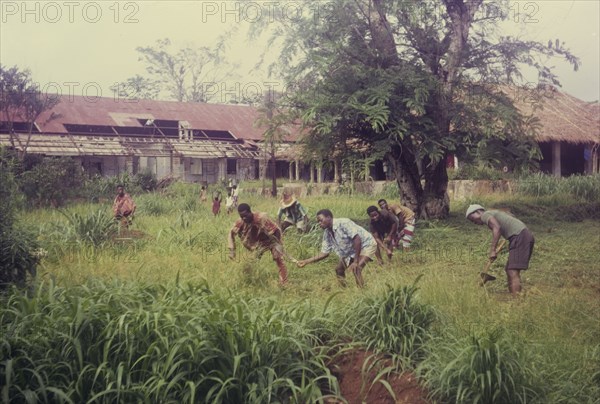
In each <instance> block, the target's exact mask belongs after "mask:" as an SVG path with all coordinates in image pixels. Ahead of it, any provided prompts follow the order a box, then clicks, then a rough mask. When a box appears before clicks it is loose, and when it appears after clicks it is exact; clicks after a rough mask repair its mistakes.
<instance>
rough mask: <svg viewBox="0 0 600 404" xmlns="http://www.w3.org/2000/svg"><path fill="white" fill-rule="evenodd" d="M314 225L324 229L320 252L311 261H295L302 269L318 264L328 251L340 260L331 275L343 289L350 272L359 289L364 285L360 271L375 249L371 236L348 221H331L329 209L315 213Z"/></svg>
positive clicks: (375, 244) (341, 219) (370, 259)
mask: <svg viewBox="0 0 600 404" xmlns="http://www.w3.org/2000/svg"><path fill="white" fill-rule="evenodd" d="M317 222H318V223H319V226H320V227H321V228H322V229H323V230H324V232H323V241H322V243H321V253H320V254H319V255H316V256H314V257H312V258H308V259H305V260H302V261H298V263H297V265H298V266H299V267H300V268H302V267H304V266H305V265H307V264H312V263H313V262H317V261H321V260H322V259H325V258H327V257H328V256H329V254H330V253H331V252H332V251H335V253H336V254H337V255H338V256H339V257H340V261H339V263H338V265H337V267H336V268H335V273H336V275H337V277H338V280H339V281H340V284H341V285H342V286H346V270H347V269H348V270H351V271H352V273H353V274H354V278H355V279H356V285H357V286H358V287H359V288H362V287H363V286H364V284H365V283H364V281H363V278H362V270H363V268H364V267H365V265H367V262H369V261H372V260H373V257H374V256H375V251H376V250H377V243H376V242H375V239H374V238H373V236H372V235H371V234H370V233H369V232H368V231H366V230H365V229H363V228H362V227H360V226H359V225H357V224H356V223H354V222H353V221H352V220H350V219H344V218H340V219H334V218H333V213H331V211H330V210H329V209H322V210H320V211H318V212H317Z"/></svg>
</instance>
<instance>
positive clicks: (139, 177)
mask: <svg viewBox="0 0 600 404" xmlns="http://www.w3.org/2000/svg"><path fill="white" fill-rule="evenodd" d="M131 184H132V185H133V186H134V187H137V188H139V189H140V190H142V191H144V192H151V191H154V190H155V189H156V185H157V181H156V176H155V175H154V174H153V173H152V172H150V171H143V172H140V173H138V174H136V175H134V176H133V180H132V181H131Z"/></svg>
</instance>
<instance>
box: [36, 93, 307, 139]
mask: <svg viewBox="0 0 600 404" xmlns="http://www.w3.org/2000/svg"><path fill="white" fill-rule="evenodd" d="M60 98H61V101H60V102H59V103H58V104H56V106H54V107H53V108H52V109H51V110H48V111H44V113H42V114H41V115H40V117H39V118H38V119H37V120H36V123H37V125H38V126H39V128H40V131H42V132H46V133H66V132H67V130H66V129H65V127H64V124H75V125H104V126H134V127H135V126H137V127H141V126H142V125H141V124H140V122H139V121H138V119H142V120H148V119H162V120H177V121H187V122H188V123H189V124H190V127H191V128H193V129H206V130H220V131H229V132H231V133H232V134H233V135H234V136H235V137H236V138H238V139H244V140H250V139H254V140H261V139H262V138H263V133H264V132H265V129H266V128H261V127H257V126H256V125H255V122H256V120H257V119H258V118H259V117H260V116H261V115H260V113H259V112H258V110H257V109H256V108H254V107H251V106H245V105H223V104H206V103H191V102H175V101H155V100H124V99H116V100H115V99H113V98H101V97H99V98H90V97H82V96H62V97H60ZM298 135H299V127H293V128H292V130H291V131H290V135H289V140H295V139H296V138H297V137H298Z"/></svg>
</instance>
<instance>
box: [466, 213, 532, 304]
mask: <svg viewBox="0 0 600 404" xmlns="http://www.w3.org/2000/svg"><path fill="white" fill-rule="evenodd" d="M466 216H467V219H469V220H470V221H471V222H473V223H475V224H478V225H483V224H485V225H487V227H489V228H490V230H491V231H492V243H491V245H490V255H489V258H490V261H494V260H495V259H496V254H497V253H496V246H497V244H498V240H500V236H502V237H504V238H505V239H506V240H508V245H509V247H508V261H507V263H506V268H505V271H506V277H507V280H508V290H509V291H510V293H512V295H513V296H516V295H517V294H518V293H519V292H521V271H523V270H526V269H527V268H528V267H529V260H530V259H531V253H532V252H533V245H534V244H535V239H534V237H533V234H532V233H531V231H529V229H528V228H527V226H525V223H523V222H522V221H520V220H519V219H517V218H516V217H514V216H512V215H510V214H508V213H506V212H502V211H499V210H485V208H484V207H483V206H481V205H477V204H474V205H471V206H469V207H468V209H467V213H466Z"/></svg>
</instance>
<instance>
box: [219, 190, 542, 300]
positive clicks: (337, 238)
mask: <svg viewBox="0 0 600 404" xmlns="http://www.w3.org/2000/svg"><path fill="white" fill-rule="evenodd" d="M378 205H379V208H377V207H376V206H369V207H368V208H367V214H368V215H369V217H370V227H369V231H367V230H365V229H364V228H362V227H361V226H359V225H357V224H356V223H354V222H353V221H352V220H350V219H347V218H335V219H334V217H333V213H332V212H331V211H330V210H329V209H321V210H319V211H318V212H317V215H316V220H317V223H318V225H319V227H321V228H322V229H323V239H322V242H321V252H320V253H319V254H317V255H315V256H313V257H311V258H307V259H304V260H300V261H299V260H296V259H293V258H290V259H291V260H292V261H293V262H295V263H296V265H297V266H298V267H299V268H303V267H304V266H306V265H308V264H312V263H314V262H317V261H321V260H323V259H325V258H327V257H328V256H329V254H331V253H332V252H335V253H336V254H337V255H338V257H339V262H338V264H337V266H336V268H335V272H336V275H337V277H338V280H339V281H340V283H341V284H342V285H343V286H345V285H346V280H345V278H346V272H347V271H350V272H352V273H353V274H354V277H355V280H356V284H357V285H358V286H359V287H363V286H364V280H363V277H362V271H363V268H364V267H365V265H366V264H367V263H368V262H369V261H372V260H373V259H374V258H376V259H377V260H378V262H379V263H380V264H383V259H382V258H381V253H380V250H384V251H385V253H386V255H387V257H388V259H391V258H392V254H393V250H394V248H398V247H400V242H401V243H402V248H403V249H404V250H405V251H407V250H409V249H410V245H411V242H412V239H413V236H414V231H415V221H416V215H415V214H414V212H412V211H411V210H410V209H408V208H406V207H404V206H401V205H388V203H387V201H386V200H385V199H380V200H379V201H378ZM238 212H239V214H240V219H239V220H237V221H236V222H235V224H234V225H233V227H232V228H231V231H230V232H229V236H228V246H229V257H230V258H231V259H234V258H235V236H236V235H237V236H239V237H240V239H241V240H242V244H243V245H244V246H245V247H246V248H247V249H249V250H251V251H257V252H258V256H261V255H262V254H263V253H264V252H265V251H267V250H269V251H271V255H272V256H273V260H274V261H275V262H276V263H277V268H278V269H279V283H280V285H285V284H286V283H287V279H288V272H287V268H286V265H285V262H284V258H285V257H286V256H287V255H286V253H285V252H284V248H283V241H282V234H283V231H284V230H285V229H286V228H288V227H290V226H296V227H297V229H298V231H300V232H305V231H306V230H307V228H308V214H307V210H306V209H305V208H304V207H303V206H302V205H301V204H300V203H299V202H298V201H297V200H296V198H295V197H294V196H293V195H290V194H284V196H283V198H282V200H281V207H280V209H279V212H278V214H277V222H278V223H275V222H274V221H272V220H270V219H269V218H268V217H267V216H266V214H264V213H253V212H252V210H251V208H250V205H248V204H246V203H242V204H240V205H239V206H238ZM282 217H285V219H284V221H283V222H282V221H281V219H282ZM466 218H467V219H468V220H470V221H471V222H473V223H475V224H479V225H483V224H485V225H487V226H488V228H489V229H490V230H491V231H492V242H491V246H490V253H489V260H490V262H492V261H494V260H495V259H496V258H497V253H498V250H497V244H498V241H499V239H500V237H501V236H502V237H504V238H505V239H506V240H508V241H509V252H508V261H507V263H506V267H505V272H506V275H507V280H508V289H509V291H510V292H511V293H512V294H513V295H514V296H516V295H517V294H518V293H519V292H521V271H523V270H526V269H527V268H528V266H529V260H530V259H531V254H532V252H533V246H534V243H535V240H534V237H533V234H532V233H531V231H529V229H528V228H527V226H525V224H524V223H523V222H522V221H520V220H519V219H517V218H515V217H514V216H512V215H511V214H509V213H506V212H503V211H499V210H488V211H486V210H485V209H484V208H483V207H482V206H481V205H476V204H475V205H471V206H469V208H468V209H467V212H466ZM288 258H289V257H288Z"/></svg>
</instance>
